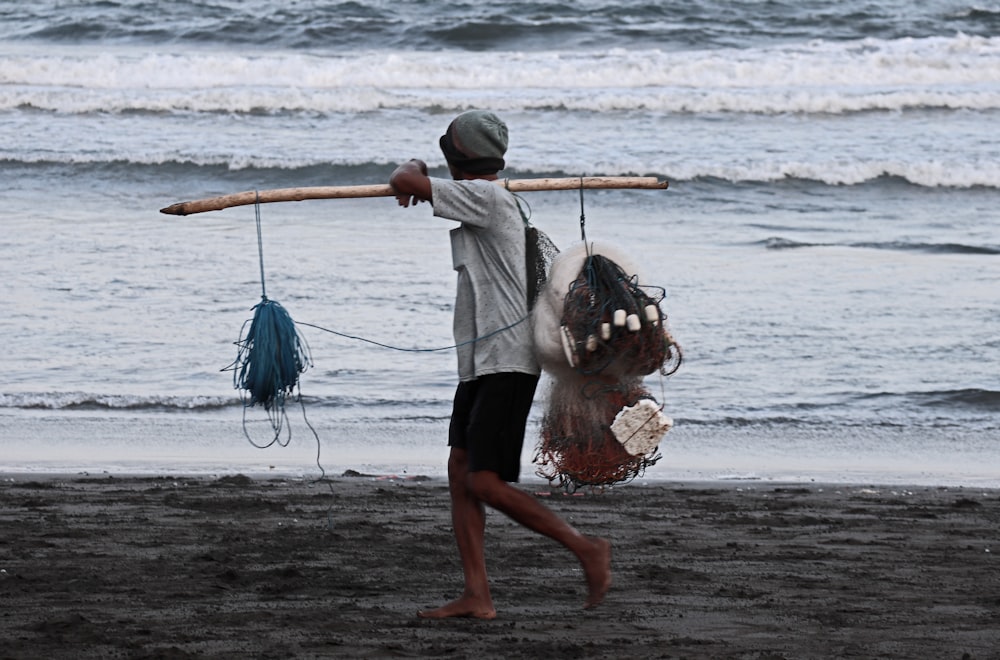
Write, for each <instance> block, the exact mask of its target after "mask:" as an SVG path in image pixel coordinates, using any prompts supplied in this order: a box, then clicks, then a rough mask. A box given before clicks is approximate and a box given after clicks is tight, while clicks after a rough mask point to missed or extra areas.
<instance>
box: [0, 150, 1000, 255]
mask: <svg viewBox="0 0 1000 660" xmlns="http://www.w3.org/2000/svg"><path fill="white" fill-rule="evenodd" d="M396 162H397V161H396V160H393V159H391V158H389V157H386V158H384V159H378V160H371V159H365V158H363V157H360V156H358V157H353V156H350V155H348V156H347V157H345V156H344V155H341V154H331V155H330V157H329V158H319V157H316V158H304V157H301V156H282V155H255V154H231V155H230V154H211V153H206V154H198V155H195V154H192V155H190V156H177V155H176V154H172V153H168V152H162V153H155V152H153V153H146V154H143V153H133V154H130V155H129V157H128V158H122V157H119V156H117V155H111V154H109V155H105V154H100V153H93V152H91V153H79V152H72V153H67V154H52V153H44V154H31V155H25V156H21V157H19V158H16V159H13V158H9V157H8V158H0V171H3V170H7V171H8V173H10V174H11V175H13V174H14V173H15V171H16V170H26V171H27V173H30V171H31V170H38V171H39V172H41V171H42V170H46V169H50V168H54V169H57V170H58V169H68V170H71V171H72V170H78V171H79V173H80V174H82V175H85V176H87V177H97V178H107V177H114V176H117V175H120V174H126V175H128V176H129V177H130V178H135V177H137V176H138V175H140V174H141V175H143V176H157V175H158V174H160V175H163V176H168V175H169V176H171V177H207V176H212V177H215V178H221V179H231V180H234V181H235V182H236V185H240V184H239V182H240V181H245V182H250V183H249V184H246V183H244V184H243V185H251V186H258V187H267V188H280V187H301V186H308V185H317V186H319V185H323V186H328V185H350V184H359V183H372V181H373V178H374V179H375V180H378V181H380V180H382V178H385V177H386V176H387V175H388V173H387V171H391V168H392V167H394V166H395V164H396ZM428 165H429V166H430V168H431V170H432V174H435V175H437V176H445V175H446V174H447V170H446V168H445V163H444V160H443V158H441V157H438V158H437V160H435V159H432V158H428ZM591 168H592V164H591ZM581 174H600V175H602V176H634V175H640V176H658V177H661V178H664V179H667V180H668V181H669V182H670V184H671V186H672V187H675V188H676V184H678V183H682V182H699V181H701V182H709V183H713V182H723V183H728V184H758V183H766V184H773V183H782V184H790V185H794V184H796V183H805V184H818V185H823V186H863V185H867V186H880V185H894V184H895V183H899V182H901V183H905V184H908V185H914V186H918V187H923V188H956V189H968V188H990V189H995V188H1000V163H998V162H995V161H989V162H975V161H973V162H969V163H966V164H963V165H955V164H952V165H950V166H949V167H942V166H939V164H937V163H933V162H929V163H928V162H925V163H921V162H898V163H884V162H880V163H853V162H835V163H815V164H808V165H807V164H802V163H786V164H780V163H771V162H761V163H750V164H743V165H740V166H738V167H736V166H728V165H719V164H714V163H698V164H696V165H674V164H671V163H670V162H666V161H664V162H649V163H646V164H639V166H638V167H637V166H636V164H635V163H633V162H628V163H623V164H620V165H616V164H614V163H607V164H605V166H603V167H602V168H601V170H600V172H595V171H593V169H589V170H574V169H569V168H567V169H558V168H555V167H553V166H552V165H551V163H550V161H549V160H547V159H539V160H538V161H537V162H533V160H532V158H531V156H530V155H528V156H526V157H524V158H520V159H519V160H518V166H517V167H512V168H508V169H506V170H504V175H505V176H507V177H510V178H531V177H547V176H551V177H567V176H568V177H573V176H581ZM261 182H267V185H266V186H265V185H263V184H262V183H261ZM337 182H339V183H337ZM768 247H770V248H772V249H781V248H788V247H799V246H797V245H785V244H782V243H781V241H780V240H779V241H776V242H775V243H774V244H773V245H770V246H768ZM806 247H808V246H806ZM853 247H871V248H875V249H904V250H905V249H909V250H921V251H939V252H963V251H965V252H974V253H980V254H993V253H994V252H993V251H994V250H995V249H996V247H995V246H962V245H950V244H944V245H937V244H928V245H924V244H919V243H913V244H898V245H892V244H867V245H866V244H860V243H859V244H855V245H853Z"/></svg>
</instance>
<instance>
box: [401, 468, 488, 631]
mask: <svg viewBox="0 0 1000 660" xmlns="http://www.w3.org/2000/svg"><path fill="white" fill-rule="evenodd" d="M468 467H469V466H468V452H467V451H466V450H464V449H456V448H452V450H451V455H450V456H449V458H448V489H449V492H450V493H451V523H452V528H453V529H454V532H455V541H456V542H457V543H458V555H459V558H460V559H461V560H462V573H463V575H464V577H465V589H464V590H463V592H462V595H461V596H459V597H458V598H457V599H456V600H453V601H452V602H450V603H447V604H445V605H442V606H441V607H438V608H435V609H433V610H421V611H420V612H417V616H420V617H423V618H425V619H444V618H447V617H474V618H477V619H493V618H495V617H496V615H497V613H496V610H495V609H494V607H493V598H492V597H491V596H490V585H489V580H488V578H487V575H486V557H485V551H484V547H483V546H484V538H483V537H484V533H485V530H486V512H485V510H484V507H483V503H482V502H481V501H480V500H479V498H477V497H476V496H475V495H473V493H472V491H471V490H469V484H468V476H469V471H468Z"/></svg>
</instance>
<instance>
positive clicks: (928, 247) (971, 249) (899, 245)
mask: <svg viewBox="0 0 1000 660" xmlns="http://www.w3.org/2000/svg"><path fill="white" fill-rule="evenodd" d="M756 245H762V246H764V247H765V248H767V249H768V250H794V249H799V248H815V247H850V248H864V249H869V250H897V251H903V252H927V253H931V254H978V255H1000V247H997V246H990V245H964V244H962V243H921V242H909V241H869V242H857V243H829V242H823V243H815V242H803V241H795V240H791V239H788V238H782V237H780V236H772V237H770V238H766V239H764V240H762V241H758V242H757V243H756Z"/></svg>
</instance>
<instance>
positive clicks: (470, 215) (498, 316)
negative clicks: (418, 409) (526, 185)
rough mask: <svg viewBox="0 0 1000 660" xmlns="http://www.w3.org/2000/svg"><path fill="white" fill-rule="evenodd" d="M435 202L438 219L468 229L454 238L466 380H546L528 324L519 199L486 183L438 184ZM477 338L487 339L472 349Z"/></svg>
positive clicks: (461, 368) (461, 371)
mask: <svg viewBox="0 0 1000 660" xmlns="http://www.w3.org/2000/svg"><path fill="white" fill-rule="evenodd" d="M431 194H432V195H433V200H434V215H436V216H438V217H441V218H447V219H449V220H457V221H459V222H460V223H461V225H459V226H458V227H457V228H455V229H452V230H451V258H452V263H453V265H454V267H455V270H456V271H457V272H458V293H457V295H456V298H455V323H454V333H455V343H456V344H460V346H459V347H458V376H459V379H460V380H463V381H468V380H473V379H475V378H478V377H480V376H485V375H487V374H494V373H502V372H510V371H516V372H522V373H528V374H535V375H537V374H539V373H540V368H539V366H538V361H537V360H536V359H535V350H534V344H533V338H532V329H531V319H530V318H528V301H527V291H526V289H527V273H526V268H525V259H524V221H523V220H522V219H521V214H520V212H519V211H518V208H517V201H516V200H515V199H514V195H512V194H511V193H510V192H509V191H507V190H505V189H504V188H503V187H501V186H500V185H498V184H497V183H494V182H492V181H486V180H483V179H474V180H471V181H449V180H447V179H435V178H432V179H431ZM515 324H516V325H515ZM508 326H513V327H508ZM503 328H506V329H503ZM498 331H499V332H498ZM491 333H496V334H491ZM477 337H481V338H482V339H479V341H475V342H472V343H465V342H470V341H471V340H473V339H476V338H477Z"/></svg>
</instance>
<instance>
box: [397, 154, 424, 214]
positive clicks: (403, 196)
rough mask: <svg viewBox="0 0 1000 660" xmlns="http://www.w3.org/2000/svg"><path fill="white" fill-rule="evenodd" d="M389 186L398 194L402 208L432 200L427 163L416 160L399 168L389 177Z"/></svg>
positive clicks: (398, 200)
mask: <svg viewBox="0 0 1000 660" xmlns="http://www.w3.org/2000/svg"><path fill="white" fill-rule="evenodd" d="M389 185H390V186H392V189H393V191H395V193H396V201H397V202H398V203H399V205H400V206H402V207H408V206H410V205H411V204H414V205H415V204H418V203H420V202H430V201H432V200H431V180H430V178H428V176H427V163H425V162H424V161H422V160H418V159H416V158H414V159H413V160H411V161H407V162H405V163H403V164H402V165H400V166H399V167H397V168H396V169H395V171H393V173H392V174H391V175H390V176H389Z"/></svg>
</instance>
